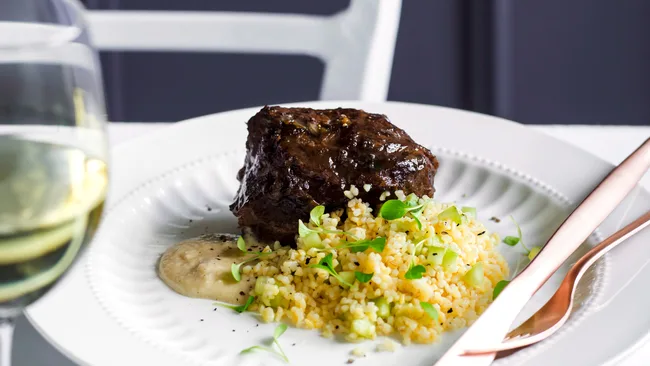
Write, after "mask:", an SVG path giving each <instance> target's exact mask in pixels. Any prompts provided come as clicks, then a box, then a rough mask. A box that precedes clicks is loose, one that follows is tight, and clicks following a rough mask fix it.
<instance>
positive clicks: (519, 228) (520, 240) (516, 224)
mask: <svg viewBox="0 0 650 366" xmlns="http://www.w3.org/2000/svg"><path fill="white" fill-rule="evenodd" d="M510 220H512V222H513V223H514V224H515V227H516V228H517V235H518V236H519V242H521V246H522V247H523V248H524V250H525V251H527V252H528V254H530V250H529V249H528V248H526V244H524V236H523V235H522V234H521V227H519V224H518V223H517V221H515V218H514V217H512V215H511V216H510Z"/></svg>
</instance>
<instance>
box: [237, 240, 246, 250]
mask: <svg viewBox="0 0 650 366" xmlns="http://www.w3.org/2000/svg"><path fill="white" fill-rule="evenodd" d="M237 248H239V250H241V251H242V252H246V242H245V241H244V237H243V236H240V237H239V238H237Z"/></svg>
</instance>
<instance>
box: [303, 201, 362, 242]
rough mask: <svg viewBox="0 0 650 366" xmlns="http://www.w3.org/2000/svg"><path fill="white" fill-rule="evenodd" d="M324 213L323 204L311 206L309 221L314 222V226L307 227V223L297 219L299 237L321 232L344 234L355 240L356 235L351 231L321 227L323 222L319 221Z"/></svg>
mask: <svg viewBox="0 0 650 366" xmlns="http://www.w3.org/2000/svg"><path fill="white" fill-rule="evenodd" d="M324 214H325V206H316V207H314V208H312V210H311V211H310V212H309V222H311V223H312V224H314V226H316V228H314V229H310V228H309V227H307V225H306V224H305V223H304V222H303V221H302V220H298V235H299V236H300V237H301V238H304V237H306V236H307V235H309V234H311V233H323V234H344V235H347V236H349V237H351V238H353V239H355V240H356V237H355V236H354V235H352V234H351V233H348V232H345V231H342V230H328V229H325V228H324V227H323V223H322V222H321V217H322V216H323V215H324Z"/></svg>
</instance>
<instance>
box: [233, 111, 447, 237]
mask: <svg viewBox="0 0 650 366" xmlns="http://www.w3.org/2000/svg"><path fill="white" fill-rule="evenodd" d="M246 150H247V154H246V161H245V163H244V167H243V168H242V169H241V170H240V171H239V174H238V175H237V178H238V179H239V181H240V182H241V185H240V187H239V191H238V192H237V196H236V198H235V202H234V203H233V204H232V205H231V206H230V210H231V211H232V212H233V213H234V214H235V216H237V217H238V219H239V225H240V227H242V228H250V230H251V231H252V232H253V234H255V235H256V236H257V238H258V239H260V240H263V241H275V240H279V241H280V242H281V243H282V244H285V245H293V244H294V243H295V235H296V234H297V232H298V219H302V220H303V221H307V220H309V211H310V210H311V209H312V208H313V207H314V206H317V205H324V206H325V207H326V208H327V209H328V210H333V209H337V208H343V207H345V205H346V204H347V201H348V200H349V199H348V198H347V197H345V195H344V194H343V192H344V191H345V190H347V189H349V188H350V185H355V186H356V187H357V188H358V189H359V198H361V199H363V201H364V202H369V203H370V204H371V205H372V206H373V207H376V206H377V205H378V204H379V196H380V195H381V194H382V192H384V191H391V192H393V191H396V190H400V189H401V190H403V191H404V193H406V194H409V193H415V194H417V195H419V196H422V195H428V196H429V197H433V193H434V188H433V178H434V176H435V174H436V170H437V169H438V160H437V159H436V157H435V156H433V155H432V154H431V152H430V151H429V150H427V149H425V148H424V147H422V146H420V145H418V144H416V143H415V142H414V141H413V140H412V139H411V138H410V137H409V136H408V135H407V134H406V132H404V131H403V130H401V129H399V128H397V127H395V126H394V125H393V124H392V123H390V122H389V121H388V119H387V117H386V116H384V115H380V114H370V113H366V112H364V111H361V110H356V109H340V108H339V109H327V110H314V109H309V108H282V107H264V108H263V109H262V110H261V111H260V112H258V113H257V114H256V115H255V116H253V117H252V118H251V119H250V120H249V121H248V140H247V141H246ZM364 184H370V185H371V186H372V188H371V190H370V191H369V192H366V191H365V190H364V189H363V185H364Z"/></svg>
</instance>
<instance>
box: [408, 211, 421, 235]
mask: <svg viewBox="0 0 650 366" xmlns="http://www.w3.org/2000/svg"><path fill="white" fill-rule="evenodd" d="M410 214H411V217H413V220H415V224H416V225H417V227H418V230H422V221H421V220H420V219H421V217H420V213H419V212H418V213H416V212H415V211H413V212H411V213H410Z"/></svg>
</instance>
